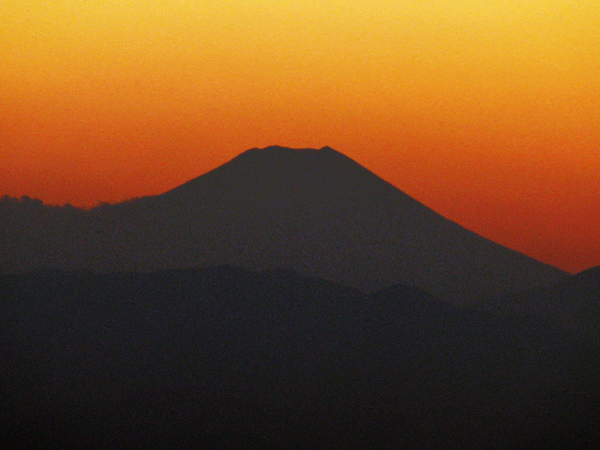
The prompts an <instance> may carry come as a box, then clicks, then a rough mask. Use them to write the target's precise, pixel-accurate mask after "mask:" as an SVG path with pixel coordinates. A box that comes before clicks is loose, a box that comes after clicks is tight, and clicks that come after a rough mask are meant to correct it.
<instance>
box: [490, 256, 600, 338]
mask: <svg viewBox="0 0 600 450" xmlns="http://www.w3.org/2000/svg"><path fill="white" fill-rule="evenodd" d="M481 306H484V307H485V309H486V310H488V311H490V312H493V313H495V314H504V315H520V316H529V317H537V318H539V319H540V320H543V321H544V322H546V323H549V324H553V325H554V326H557V327H560V328H563V329H565V330H568V331H570V332H572V333H576V334H578V335H580V336H582V337H586V338H588V339H590V340H594V341H597V342H600V266H599V267H593V268H591V269H588V270H584V271H583V272H580V273H578V274H576V275H573V276H572V277H570V278H567V279H565V280H561V281H559V282H557V283H554V284H552V285H550V286H545V287H538V288H534V289H528V290H525V291H522V292H517V293H514V294H510V295H505V296H500V297H498V298H495V299H488V300H486V301H485V302H483V303H482V304H481Z"/></svg>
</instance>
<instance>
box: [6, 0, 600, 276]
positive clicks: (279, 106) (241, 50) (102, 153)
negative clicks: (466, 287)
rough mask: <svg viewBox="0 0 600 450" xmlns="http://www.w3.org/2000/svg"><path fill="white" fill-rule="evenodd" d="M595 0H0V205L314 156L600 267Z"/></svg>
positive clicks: (541, 253)
mask: <svg viewBox="0 0 600 450" xmlns="http://www.w3.org/2000/svg"><path fill="white" fill-rule="evenodd" d="M599 49H600V2H598V0H539V1H523V0H487V1H481V0H404V1H402V0H343V1H342V0H295V1H293V0H251V1H250V0H248V1H245V0H219V1H201V0H145V1H144V0H135V1H134V0H102V1H99V0H98V1H93V0H48V1H41V0H29V1H23V0H2V2H0V196H2V195H5V194H8V195H11V196H22V195H29V196H31V197H35V198H40V199H42V200H43V201H44V202H47V203H51V204H64V203H66V202H69V203H71V204H73V205H77V206H92V205H95V204H98V203H99V202H116V201H121V200H124V199H127V198H131V197H134V196H144V195H149V194H158V193H162V192H164V191H166V190H169V189H171V188H173V187H175V186H177V185H179V184H181V183H183V182H185V181H187V180H189V179H191V178H194V177H196V176H198V175H200V174H202V173H205V172H207V171H208V170H211V169H213V168H215V167H217V166H218V165H220V164H222V163H224V162H226V161H228V160H230V159H231V158H233V157H234V156H236V155H237V154H239V153H241V152H242V151H244V150H247V149H249V148H252V147H265V146H268V145H272V144H278V145H284V146H290V147H315V148H320V147H323V146H325V145H329V146H331V147H333V148H335V149H336V150H338V151H340V152H342V153H345V154H347V155H348V156H350V157H351V158H353V159H355V160H356V161H357V162H359V163H361V164H362V165H364V166H365V167H367V168H368V169H370V170H372V171H373V172H375V173H377V174H378V175H380V176H381V177H382V178H384V179H386V180H388V181H390V182H391V183H393V184H394V185H396V186H397V187H398V188H400V189H401V190H403V191H405V192H406V193H408V194H409V195H411V196H413V197H415V198H416V199H418V200H420V201H421V202H423V203H425V204H426V205H428V206H430V207H431V208H433V209H434V210H436V211H438V212H440V213H441V214H443V215H444V216H446V217H448V218H451V219H453V220H455V221H457V222H459V223H460V224H462V225H464V226H466V227H467V228H469V229H471V230H474V231H476V232H478V233H480V234H482V235H483V236H485V237H487V238H490V239H492V240H495V241H497V242H499V243H502V244H504V245H507V246H509V247H511V248H514V249H517V250H519V251H522V252H524V253H526V254H529V255H530V256H533V257H535V258H537V259H540V260H542V261H544V262H547V263H550V264H554V265H556V266H558V267H561V268H563V269H565V270H569V271H573V272H574V271H579V270H582V269H585V268H588V267H590V266H593V265H599V264H600V232H599V231H600V226H599V224H600V50H599Z"/></svg>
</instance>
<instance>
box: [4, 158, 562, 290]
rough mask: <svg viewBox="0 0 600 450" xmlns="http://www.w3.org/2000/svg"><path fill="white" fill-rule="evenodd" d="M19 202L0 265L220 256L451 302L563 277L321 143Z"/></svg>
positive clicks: (107, 267)
mask: <svg viewBox="0 0 600 450" xmlns="http://www.w3.org/2000/svg"><path fill="white" fill-rule="evenodd" d="M423 182H424V183H426V182H427V180H426V179H424V180H423ZM23 203H24V202H17V203H15V202H11V201H4V202H0V218H1V220H0V236H1V238H2V246H3V249H2V252H0V273H22V272H27V271H31V270H36V269H41V268H60V269H86V270H95V271H154V270H162V269H180V268H189V267H209V266H217V265H221V264H228V265H231V266H238V267H244V268H248V269H253V270H263V269H275V268H283V269H290V270H294V271H297V272H299V273H302V274H305V275H309V276H317V277H321V278H324V279H327V280H330V281H334V282H337V283H340V284H343V285H346V286H351V287H355V288H359V289H362V290H365V291H373V290H377V289H381V288H383V287H386V286H390V285H393V284H397V283H400V284H404V285H412V286H418V287H420V288H423V289H426V290H427V291H429V292H431V293H433V294H435V295H436V296H438V297H440V298H443V299H447V300H455V301H457V302H470V301H476V300H477V299H479V298H480V297H493V296H497V295H502V294H507V293H511V292H517V291H520V290H523V289H528V288H532V287H534V286H539V285H548V284H551V283H553V282H556V281H558V280H560V279H563V278H565V277H566V276H567V274H565V273H564V272H562V271H560V270H558V269H556V268H554V267H551V266H548V265H545V264H542V263H540V262H538V261H535V260H533V259H532V258H529V257H527V256H525V255H523V254H521V253H518V252H516V251H513V250H510V249H508V248H505V247H503V246H501V245H498V244H496V243H493V242H491V241H489V240H487V239H485V238H483V237H481V236H479V235H477V234H475V233H473V232H471V231H468V230H466V229H465V228H463V227H461V226H460V225H458V224H457V223H455V222H452V221H450V220H448V219H446V218H444V217H442V216H441V215H439V214H437V213H435V212H434V211H432V210H431V209H429V208H427V207H426V206H424V205H423V204H421V203H419V202H418V201H416V200H414V199H412V198H411V197H409V196H408V195H406V194H405V193H403V192H401V191H400V190H398V189H397V188H395V187H394V186H392V185H391V184H389V183H387V182H386V181H384V180H382V179H381V178H379V177H378V176H376V175H375V174H373V173H371V172H369V171H368V170H367V169H365V168H364V167H362V166H360V165H359V164H357V163H356V162H354V161H353V160H351V159H350V158H348V157H346V156H344V155H342V154H341V153H339V152H337V151H335V150H333V149H331V148H329V147H324V148H322V149H320V150H313V149H290V148H282V147H268V148H265V149H252V150H248V151H246V152H244V153H242V154H241V155H239V156H238V157H236V158H234V159H233V160H231V161H230V162H228V163H226V164H224V165H222V166H221V167H219V168H217V169H215V170H213V171H211V172H209V173H207V174H205V175H203V176H200V177H198V178H196V179H194V180H192V181H189V182H188V183H185V184H183V185H181V186H179V187H177V188H175V189H173V190H171V191H169V192H166V193H164V194H162V195H158V196H152V197H144V198H140V199H136V200H132V201H128V202H124V203H120V204H116V205H105V206H102V207H98V208H95V209H93V210H91V211H83V210H78V209H75V208H48V207H45V206H43V205H41V204H40V203H39V202H35V201H28V202H26V203H27V205H25V206H24V205H23Z"/></svg>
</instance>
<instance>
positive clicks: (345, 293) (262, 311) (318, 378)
mask: <svg viewBox="0 0 600 450" xmlns="http://www.w3.org/2000/svg"><path fill="white" fill-rule="evenodd" d="M0 292H2V293H3V294H2V297H1V300H2V301H0V343H1V345H0V357H2V360H3V361H7V362H9V363H7V364H3V366H2V369H0V387H1V389H0V419H1V420H0V439H2V442H3V443H4V444H5V446H6V445H7V443H8V447H7V448H27V449H47V448H61V449H71V448H73V449H75V448H115V449H119V448H123V449H124V448H144V449H147V448H157V449H170V448H172V449H181V448H189V449H223V448H230V449H248V448H251V449H269V448H272V449H290V450H291V449H304V448H311V449H312V448H314V449H340V450H342V449H344V450H346V449H355V450H363V449H365V450H366V449H372V448H381V449H390V450H392V449H393V450H397V449H431V448H436V449H455V448H460V449H473V450H474V449H481V448H488V449H513V448H528V449H540V450H541V449H545V450H546V449H549V448H557V449H559V448H560V449H563V448H598V447H597V444H598V443H599V442H600V440H599V437H600V436H599V432H598V427H597V423H598V422H597V421H598V418H599V417H600V406H599V405H600V384H598V379H599V377H600V366H599V364H598V361H600V352H599V348H598V347H597V346H596V347H592V346H588V345H587V343H586V342H584V341H582V340H579V339H578V338H577V337H576V336H574V335H571V334H570V333H566V332H564V331H560V330H557V329H553V328H551V327H548V326H547V325H545V324H544V323H543V322H541V321H539V320H536V319H534V318H526V317H503V316H495V315H492V314H489V313H486V312H481V311H475V310H470V309H466V308H459V307H455V306H453V305H451V304H450V303H449V302H446V301H443V300H439V299H437V298H435V297H433V296H431V295H430V294H428V293H427V292H425V291H423V290H422V289H419V288H415V287H407V286H401V285H394V286H391V287H388V288H386V289H384V290H381V291H378V292H374V293H371V294H366V293H363V292H361V291H359V290H356V289H352V288H346V287H343V286H339V285H336V284H334V283H331V282H328V281H325V280H321V279H318V278H307V277H304V276H301V275H299V274H296V273H293V272H290V271H283V270H274V271H263V272H259V273H257V272H250V271H247V270H244V269H240V268H232V267H214V268H208V269H189V270H177V271H160V272H152V273H110V274H96V273H89V272H63V271H40V272H36V273H31V274H24V275H0ZM11 444H12V445H11Z"/></svg>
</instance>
